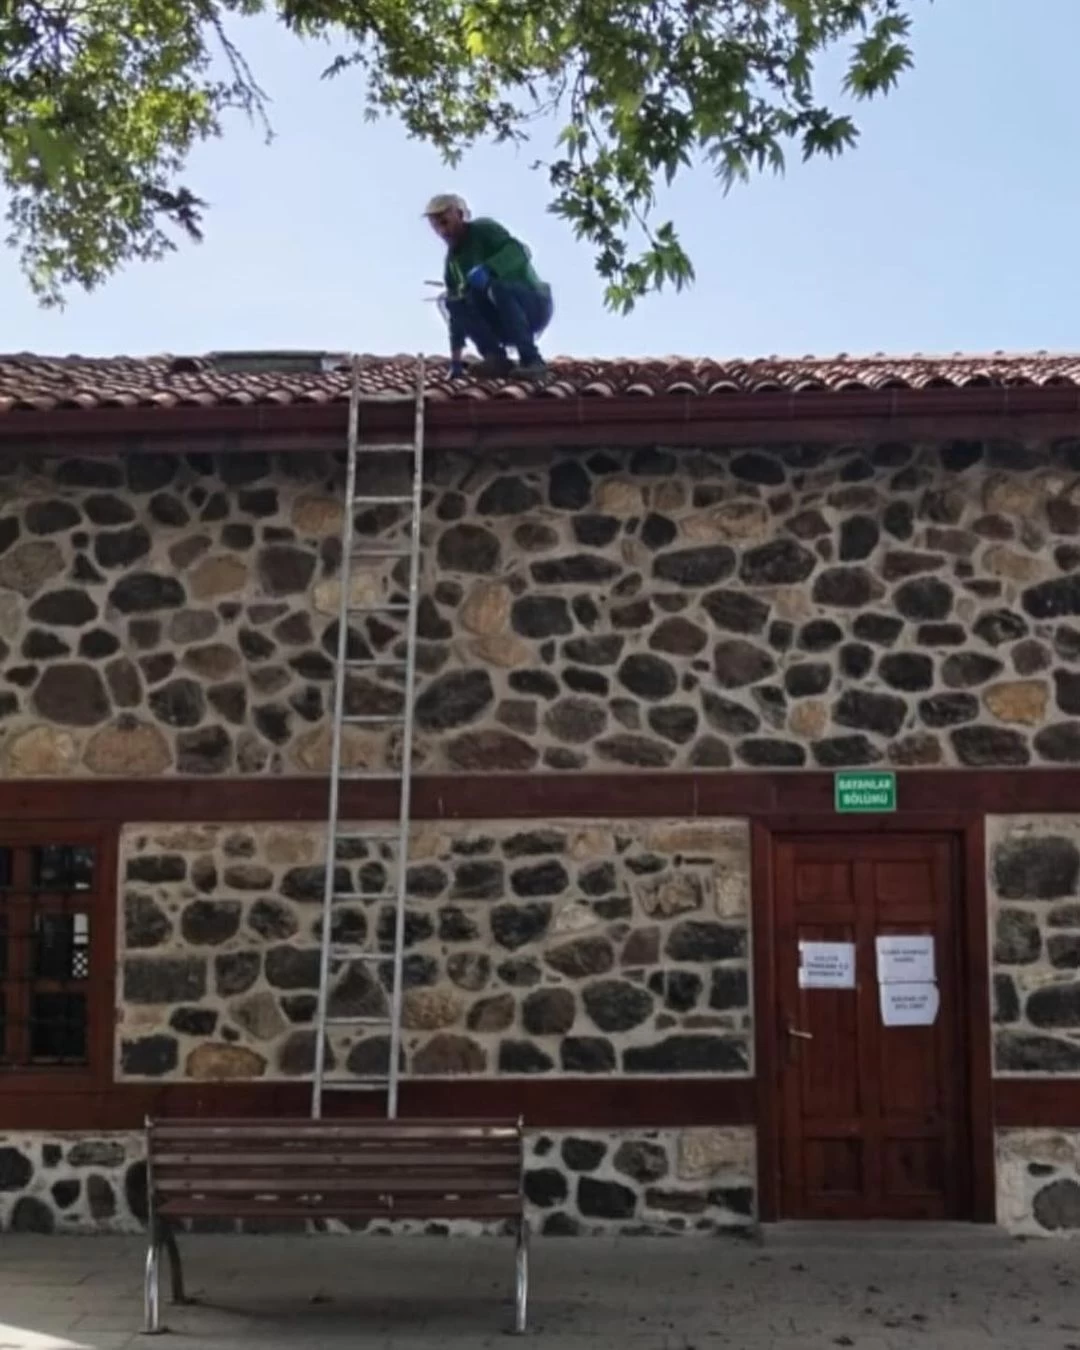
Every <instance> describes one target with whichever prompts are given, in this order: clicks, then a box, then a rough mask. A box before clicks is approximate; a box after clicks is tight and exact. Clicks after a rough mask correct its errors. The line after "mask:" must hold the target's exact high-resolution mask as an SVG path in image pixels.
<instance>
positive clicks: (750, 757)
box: [736, 737, 806, 769]
mask: <svg viewBox="0 0 1080 1350" xmlns="http://www.w3.org/2000/svg"><path fill="white" fill-rule="evenodd" d="M736 752H737V754H738V756H739V758H740V759H741V760H742V762H743V763H744V764H750V765H752V766H753V767H755V768H762V769H797V768H799V767H801V766H802V765H803V764H805V763H806V750H805V748H804V747H803V746H801V745H799V744H798V742H797V741H782V740H772V739H769V738H766V737H761V738H759V739H755V738H750V739H747V740H743V741H740V742H739V744H738V745H737V746H736Z"/></svg>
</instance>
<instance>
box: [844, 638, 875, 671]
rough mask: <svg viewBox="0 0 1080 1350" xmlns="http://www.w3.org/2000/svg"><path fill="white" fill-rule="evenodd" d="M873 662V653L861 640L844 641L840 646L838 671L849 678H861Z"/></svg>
mask: <svg viewBox="0 0 1080 1350" xmlns="http://www.w3.org/2000/svg"><path fill="white" fill-rule="evenodd" d="M873 664H874V653H873V650H872V649H871V648H870V647H867V646H866V645H865V643H862V642H845V643H844V645H843V646H842V647H841V648H840V671H841V673H842V674H843V675H846V676H847V678H848V679H849V680H861V679H862V678H863V676H865V675H866V674H867V673H868V672H869V670H870V668H871V666H872V665H873Z"/></svg>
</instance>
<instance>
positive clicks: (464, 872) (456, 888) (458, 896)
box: [451, 859, 506, 900]
mask: <svg viewBox="0 0 1080 1350" xmlns="http://www.w3.org/2000/svg"><path fill="white" fill-rule="evenodd" d="M505 890H506V876H505V872H504V870H503V865H502V863H501V862H487V861H482V860H479V859H476V860H472V861H469V862H461V863H458V864H457V865H456V866H455V868H454V885H453V889H452V891H451V895H452V896H453V898H454V899H455V900H498V899H499V898H500V897H501V896H502V895H503V893H504V892H505Z"/></svg>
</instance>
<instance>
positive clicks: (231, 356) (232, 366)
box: [206, 351, 348, 375]
mask: <svg viewBox="0 0 1080 1350" xmlns="http://www.w3.org/2000/svg"><path fill="white" fill-rule="evenodd" d="M206 361H207V364H208V365H209V366H210V368H211V369H212V370H216V371H219V372H220V373H221V374H223V375H241V374H248V375H250V374H267V375H325V374H326V373H327V372H328V371H331V370H340V369H341V368H342V367H343V366H345V365H347V364H348V357H346V356H343V355H342V354H340V353H338V352H276V351H265V352H211V353H210V354H209V356H207V358H206Z"/></svg>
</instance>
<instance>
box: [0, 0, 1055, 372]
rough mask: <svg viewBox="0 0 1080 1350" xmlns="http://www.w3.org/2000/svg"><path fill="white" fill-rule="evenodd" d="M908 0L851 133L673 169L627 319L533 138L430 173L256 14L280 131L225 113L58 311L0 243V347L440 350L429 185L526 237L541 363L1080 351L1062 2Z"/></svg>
mask: <svg viewBox="0 0 1080 1350" xmlns="http://www.w3.org/2000/svg"><path fill="white" fill-rule="evenodd" d="M912 2H913V5H914V6H915V9H916V14H917V27H916V32H915V44H916V69H915V70H914V71H913V72H912V73H910V74H909V75H908V76H907V77H906V78H905V80H904V81H903V83H902V85H901V87H900V89H899V90H898V91H896V92H895V93H894V94H893V95H892V96H890V98H889V99H887V100H885V101H882V102H879V103H876V104H874V105H871V106H869V107H867V108H865V109H862V110H860V114H859V116H860V120H861V125H862V129H863V136H862V140H861V143H860V146H859V148H858V149H857V150H856V151H854V152H853V153H851V154H849V155H847V156H844V157H843V158H842V159H841V160H839V161H833V162H820V163H814V164H812V165H810V166H806V167H804V166H802V165H793V166H792V167H791V168H790V169H789V172H788V174H787V175H786V177H784V178H779V179H776V178H771V177H770V178H766V179H759V180H756V181H754V182H753V183H752V185H750V186H749V187H744V188H739V189H737V190H736V191H735V192H733V193H732V194H731V195H730V196H728V197H726V198H725V197H724V196H723V195H722V193H721V192H720V190H719V188H718V186H717V185H716V183H715V181H714V180H713V179H712V177H711V176H710V175H709V174H708V172H706V171H700V172H696V173H693V174H691V175H688V176H687V177H686V178H685V179H684V180H683V181H682V182H681V183H680V184H679V185H678V187H677V189H676V190H675V191H674V192H673V193H672V194H671V195H670V198H669V200H668V202H667V203H666V205H669V206H670V210H671V213H672V214H673V215H674V216H675V219H676V222H677V224H678V225H679V226H680V228H681V231H682V234H683V238H684V242H685V243H686V245H687V246H688V248H689V250H690V252H691V254H692V256H693V258H694V261H695V264H696V266H697V270H698V280H697V283H696V285H695V286H694V288H693V289H692V290H690V291H688V292H684V293H683V294H682V295H675V294H674V293H671V294H665V295H662V296H658V297H653V298H650V299H648V300H646V301H644V302H643V303H642V304H641V305H640V306H639V307H638V309H637V310H636V311H635V313H634V314H633V315H631V316H630V317H628V318H624V317H621V316H617V315H614V314H611V313H609V312H608V311H606V310H605V309H604V306H603V302H602V287H601V284H600V282H599V280H598V279H597V278H596V277H595V274H594V273H593V271H592V260H591V257H590V254H589V251H588V249H587V248H586V247H585V246H583V245H581V244H578V243H577V242H576V241H575V240H574V238H573V236H572V235H571V233H570V231H569V229H568V228H567V227H566V226H565V225H564V224H563V223H562V222H561V221H559V220H557V219H555V218H554V217H552V216H550V215H548V214H546V213H545V210H544V208H545V205H546V201H547V192H546V184H545V180H544V178H543V176H542V175H541V174H537V173H534V172H532V171H531V170H530V167H529V165H530V163H531V161H532V159H533V158H534V157H535V155H536V154H537V152H543V151H546V150H547V149H548V145H547V144H541V143H538V144H537V145H536V147H535V148H534V149H528V148H526V149H525V150H522V151H516V150H514V149H512V148H505V149H504V148H489V149H484V150H482V151H479V152H477V153H475V154H473V155H472V156H470V157H469V158H468V159H467V160H466V161H465V163H464V164H463V165H462V166H461V167H460V168H459V169H458V170H457V171H455V172H453V173H451V172H448V171H447V170H446V169H444V168H443V167H442V165H441V164H440V162H439V160H438V157H437V156H436V155H435V154H433V153H432V152H430V151H428V150H427V149H425V148H423V147H421V146H419V145H416V144H413V143H411V142H409V141H408V140H407V139H406V138H405V136H404V135H403V134H402V132H401V131H400V129H399V128H398V127H396V126H395V125H394V124H393V123H392V122H384V123H381V124H377V125H374V126H373V125H371V124H368V123H365V122H364V121H363V119H362V116H361V111H362V99H361V96H360V90H359V88H358V86H357V85H356V84H355V83H354V82H352V81H350V80H349V78H348V77H344V78H342V79H340V80H336V81H330V82H326V81H320V80H319V78H318V75H319V72H320V70H321V69H322V67H323V66H324V65H325V63H326V59H327V57H326V52H325V50H324V49H320V48H317V47H309V48H303V47H300V46H299V45H298V44H297V42H296V41H295V40H294V39H292V38H290V37H289V36H288V35H287V34H285V33H284V32H282V31H280V30H278V29H277V28H275V27H274V26H273V25H271V24H268V23H257V24H252V25H249V26H247V27H246V28H244V29H242V30H241V33H240V36H241V38H242V42H243V46H244V48H245V51H246V53H247V55H248V56H249V58H250V60H251V63H252V65H253V66H254V67H255V70H256V73H257V75H258V77H259V78H260V80H261V82H262V84H263V85H264V87H265V88H266V89H267V90H268V92H269V93H270V95H271V96H272V98H273V100H274V107H273V110H272V118H273V122H274V125H275V130H276V132H277V139H276V140H275V141H274V143H273V144H272V145H270V146H269V147H266V146H265V145H264V144H263V142H262V140H261V138H260V136H259V134H258V132H257V131H256V130H255V129H253V128H248V127H247V126H246V124H245V123H243V122H241V121H238V122H237V123H236V124H235V125H233V127H232V129H231V133H230V134H229V136H228V137H227V139H226V140H224V141H222V142H219V143H215V144H214V145H211V146H208V147H203V148H201V149H200V151H199V153H198V155H197V156H196V158H195V160H194V161H193V164H192V172H191V173H190V175H189V181H190V182H191V183H192V185H193V186H194V187H195V188H196V189H197V190H198V191H199V192H200V193H201V194H202V195H203V196H204V197H206V198H207V199H208V200H209V201H210V202H211V203H212V211H211V214H210V216H209V221H208V231H207V240H206V242H205V243H204V244H203V245H202V246H200V247H195V246H188V247H185V248H184V249H183V251H182V252H181V253H180V254H178V255H176V256H175V257H173V258H171V259H169V260H167V261H166V262H163V263H157V264H147V265H143V266H138V267H132V268H131V269H129V270H128V271H126V272H125V273H123V274H122V275H120V276H119V277H117V278H115V279H114V280H112V281H111V282H110V283H109V284H108V285H107V286H105V287H104V288H102V289H101V290H100V291H98V292H96V293H94V294H93V295H91V296H84V295H81V294H75V295H73V296H72V298H71V301H70V304H69V305H68V307H67V309H66V310H64V311H63V312H60V313H57V312H47V311H43V310H41V309H39V308H38V306H37V304H36V303H35V301H34V300H33V298H32V297H31V296H30V295H29V293H28V291H27V289H26V286H25V284H24V282H23V280H22V278H21V276H20V274H19V272H18V269H17V267H16V265H15V260H14V256H13V255H12V254H11V253H10V252H8V253H6V254H2V255H0V315H2V318H0V349H4V350H7V351H20V350H22V351H38V352H48V353H53V354H59V353H69V352H80V353H83V354H88V355H111V354H115V353H119V352H127V353H134V354H142V353H150V352H161V351H170V352H200V351H207V350H212V349H217V350H221V349H229V348H250V347H255V348H267V347H288V348H320V349H329V350H337V351H343V350H357V351H374V352H382V353H396V352H401V351H415V350H418V349H424V350H428V351H441V350H442V349H443V347H444V341H445V334H444V331H443V329H442V327H441V323H440V321H439V319H438V317H437V314H436V312H435V309H434V306H433V305H431V304H428V303H425V300H424V297H425V295H426V294H429V292H428V291H427V290H426V288H425V287H424V285H423V282H424V280H425V278H428V277H434V276H437V275H438V274H439V270H440V261H441V259H440V250H439V245H438V243H437V241H436V240H435V239H434V237H433V236H432V235H431V234H430V232H429V231H428V229H427V227H426V225H425V224H424V222H423V221H422V220H420V219H419V212H420V210H421V209H422V206H423V203H424V202H425V201H426V199H427V198H428V196H429V195H430V194H431V193H432V192H434V191H442V190H454V191H459V192H462V193H463V194H464V195H466V196H467V197H468V199H469V201H470V202H471V203H472V204H473V206H474V209H475V210H476V211H477V212H478V213H481V212H482V213H483V214H487V215H493V216H495V217H497V218H498V219H501V220H502V221H503V222H504V223H505V224H507V225H508V226H509V227H510V228H512V229H513V230H515V231H516V232H517V233H519V234H520V235H521V236H522V237H523V238H525V239H526V240H527V241H528V242H529V244H530V245H531V246H532V248H533V252H534V256H535V259H536V262H537V264H538V267H539V269H540V271H541V272H542V274H543V275H544V276H545V277H546V278H547V279H548V280H549V281H551V283H552V284H553V286H554V288H555V292H556V318H555V322H554V325H553V327H552V330H551V332H550V334H549V336H548V338H547V341H546V345H545V351H546V352H547V353H548V354H550V355H555V354H565V355H575V356H589V355H595V356H619V355H624V356H640V355H670V354H681V355H688V356H716V357H723V356H757V355H768V354H771V353H780V354H784V355H802V354H805V353H809V352H813V353H817V354H831V353H835V352H839V351H846V352H854V353H865V352H872V351H878V350H884V351H890V352H904V351H924V352H943V351H955V350H969V351H989V350H994V349H999V348H1004V349H1009V350H1027V349H1036V348H1049V349H1059V350H1060V349H1078V348H1080V303H1078V298H1080V297H1078V290H1080V287H1078V283H1077V270H1076V266H1075V262H1074V259H1075V255H1076V249H1077V238H1078V223H1080V174H1078V173H1077V169H1076V154H1077V151H1076V147H1077V146H1078V145H1080V98H1077V96H1076V80H1075V61H1076V55H1075V54H1076V52H1077V50H1078V49H1080V3H1077V0H1024V3H1019V0H936V3H933V4H930V3H928V0H912ZM976 15H977V16H978V17H977V19H976Z"/></svg>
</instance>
